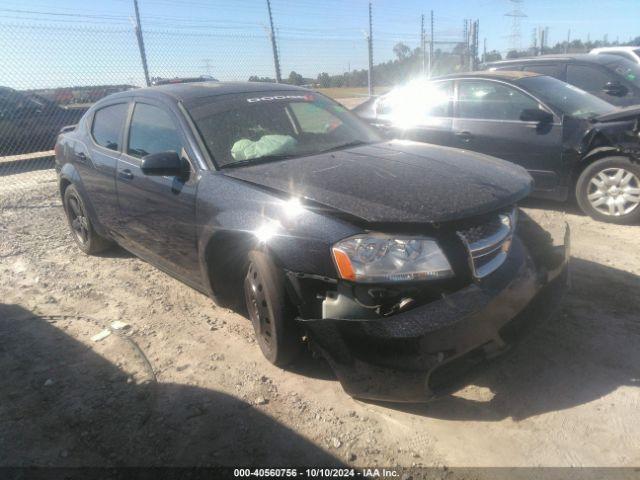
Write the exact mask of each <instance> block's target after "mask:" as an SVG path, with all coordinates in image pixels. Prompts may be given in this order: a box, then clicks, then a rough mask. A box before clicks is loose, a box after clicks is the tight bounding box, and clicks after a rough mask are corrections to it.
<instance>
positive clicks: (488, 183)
mask: <svg viewBox="0 0 640 480" xmlns="http://www.w3.org/2000/svg"><path fill="white" fill-rule="evenodd" d="M56 164H57V171H58V175H59V181H60V193H61V195H62V198H63V201H64V208H65V211H66V214H67V217H68V220H69V225H70V227H71V231H72V235H73V238H74V239H75V241H76V242H77V244H78V246H79V247H80V249H81V250H82V251H84V252H86V253H88V254H95V253H98V252H99V251H101V250H103V249H105V248H107V247H108V246H109V245H110V244H111V243H112V242H117V243H118V244H120V245H121V246H123V247H124V248H126V249H128V250H130V251H131V252H134V253H135V254H136V255H138V256H140V257H141V258H143V259H145V260H147V261H149V262H150V263H153V264H154V265H156V266H158V267H159V268H161V269H163V270H165V271H167V272H168V273H170V274H171V275H174V276H175V277H176V278H178V279H180V280H182V281H184V282H185V283H187V284H189V285H191V286H192V287H194V288H196V289H198V290H200V291H202V292H204V293H206V294H208V295H210V296H211V297H212V298H213V299H214V300H215V301H216V302H217V303H219V304H222V305H226V306H230V307H232V308H236V309H238V310H239V311H245V312H248V315H249V317H250V318H251V320H252V322H253V326H254V329H255V332H256V337H257V340H258V344H259V346H260V348H261V350H262V352H263V353H264V355H265V357H266V358H267V359H268V360H269V361H271V362H273V363H274V364H276V365H286V364H287V363H289V362H291V361H292V360H293V359H294V358H295V356H296V354H297V353H298V352H299V351H300V349H301V347H302V345H303V339H304V340H306V341H307V342H308V344H309V346H310V347H311V348H313V349H314V350H316V351H317V352H319V353H320V354H321V355H323V356H324V357H325V358H326V359H327V360H328V362H329V363H330V364H331V365H332V367H333V368H334V370H335V372H336V374H337V376H338V378H339V380H340V381H341V382H342V384H343V386H344V388H345V389H346V390H347V391H348V392H349V393H350V394H351V395H354V396H358V397H364V398H376V399H388V400H424V399H425V398H427V397H428V396H430V395H431V394H433V393H434V392H437V391H439V389H440V388H444V386H446V385H447V384H448V382H449V381H450V380H451V378H452V375H451V371H450V370H449V369H448V368H447V367H448V366H451V365H454V366H455V365H458V364H459V363H460V362H461V363H464V364H467V361H468V360H469V359H471V358H472V359H478V358H482V357H483V356H484V355H485V354H491V355H493V354H495V353H498V352H500V351H502V350H503V349H504V348H505V347H506V346H507V345H508V344H509V343H511V342H512V341H513V340H514V339H515V338H516V337H517V336H518V335H517V334H518V333H521V332H522V331H523V330H524V327H525V326H526V325H527V324H531V323H536V322H538V321H540V320H541V319H542V318H544V317H546V316H548V315H549V313H550V312H551V311H552V310H553V309H554V307H555V306H556V305H557V303H558V300H559V297H560V295H561V294H562V292H563V290H564V287H565V283H566V276H567V262H568V245H567V241H568V232H567V231H566V230H565V227H564V226H562V228H561V230H560V231H558V232H555V235H554V232H551V233H547V232H546V231H545V230H543V229H542V228H541V227H539V226H538V225H537V224H536V223H535V222H533V221H531V220H530V219H529V218H528V217H527V216H526V215H524V213H520V212H519V210H518V207H517V202H518V201H520V200H521V199H522V198H524V197H526V196H527V195H528V194H529V192H530V189H531V183H532V181H531V177H530V176H529V175H528V174H527V173H526V171H525V170H524V169H522V168H521V167H518V166H515V165H513V164H510V163H507V162H504V161H502V160H497V159H495V158H491V157H488V156H485V155H480V154H476V153H470V152H463V151H460V150H454V149H449V148H442V147H437V146H428V145H424V144H420V143H414V142H406V141H383V140H382V139H381V138H380V137H379V136H378V134H377V133H376V132H375V130H373V129H371V127H369V126H368V125H366V123H364V122H362V121H361V120H359V119H358V118H357V117H356V116H355V115H353V114H352V113H350V112H349V111H347V110H345V109H344V108H343V107H342V106H340V105H339V104H337V103H335V102H334V101H332V100H329V99H328V98H325V97H323V96H321V95H318V94H315V93H313V92H311V91H308V90H304V89H301V88H296V87H290V86H285V85H275V84H264V83H262V84H260V83H255V84H252V83H238V84H225V83H212V82H209V83H202V84H198V83H190V84H175V85H167V86H161V87H151V88H148V89H141V90H137V91H135V92H124V93H119V94H115V95H112V96H110V97H108V98H105V99H103V100H101V101H100V102H98V103H97V104H96V105H94V106H93V107H92V108H91V109H90V110H89V111H88V112H87V114H86V115H85V116H84V117H83V118H82V120H81V121H80V123H79V124H78V126H77V127H76V128H75V129H74V130H73V131H66V132H65V133H63V134H61V136H60V137H59V139H58V143H57V145H56ZM452 192H455V195H454V196H452Z"/></svg>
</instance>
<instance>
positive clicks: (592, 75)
mask: <svg viewBox="0 0 640 480" xmlns="http://www.w3.org/2000/svg"><path fill="white" fill-rule="evenodd" d="M485 68H487V69H489V70H509V71H514V70H522V71H525V72H535V73H540V74H542V75H549V76H551V77H554V78H557V79H558V80H562V81H563V82H567V83H570V84H571V85H574V86H576V87H578V88H580V89H581V90H584V91H585V92H589V93H591V94H592V95H595V96H596V97H599V98H601V99H603V100H606V101H607V102H609V103H611V104H613V105H617V106H619V107H627V106H629V105H640V65H639V64H637V63H635V62H632V61H630V60H627V59H626V58H622V57H620V56H619V55H607V54H600V55H590V54H586V53H585V54H576V55H541V56H539V57H531V58H517V59H513V60H503V61H499V62H491V63H487V64H486V65H485Z"/></svg>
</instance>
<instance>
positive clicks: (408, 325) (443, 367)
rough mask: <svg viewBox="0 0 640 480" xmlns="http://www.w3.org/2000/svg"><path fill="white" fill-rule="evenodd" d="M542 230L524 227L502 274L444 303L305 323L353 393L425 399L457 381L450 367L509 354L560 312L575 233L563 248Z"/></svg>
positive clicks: (566, 237) (406, 400) (368, 395)
mask: <svg viewBox="0 0 640 480" xmlns="http://www.w3.org/2000/svg"><path fill="white" fill-rule="evenodd" d="M534 228H535V227H534ZM523 230H524V231H523ZM540 231H542V232H544V231H543V230H541V229H539V227H538V231H537V232H535V233H536V234H538V235H530V234H528V232H527V231H526V227H525V229H521V230H520V235H522V237H523V239H524V238H526V242H525V241H524V240H521V239H520V238H519V237H515V238H514V242H513V245H512V249H511V252H510V254H509V257H508V259H507V260H506V261H505V263H504V264H503V266H502V267H500V269H499V270H498V271H496V272H495V273H494V274H492V275H490V276H488V277H487V278H485V279H483V280H482V281H480V282H478V283H476V284H472V285H470V286H468V287H466V288H464V289H462V290H459V291H457V292H455V293H453V294H451V295H448V296H446V297H443V298H442V299H440V300H436V301H434V302H430V303H428V304H425V305H422V306H420V307H416V308H414V309H412V310H409V311H407V312H404V313H399V314H395V315H393V316H390V317H387V318H382V319H372V320H345V319H335V320H334V319H318V320H300V321H301V322H302V323H303V324H304V325H305V326H306V327H307V330H308V332H309V335H310V339H311V341H312V342H313V344H314V346H315V347H316V348H317V349H318V350H319V351H320V352H321V353H322V355H323V356H324V357H325V358H326V359H327V360H328V362H329V363H330V364H331V366H332V368H333V370H334V371H335V373H336V375H337V377H338V379H339V380H340V383H341V384H342V386H343V388H344V389H345V391H346V392H347V393H349V394H350V395H352V396H354V397H360V398H367V399H374V400H388V401H404V402H421V401H426V400H428V399H429V398H431V397H433V396H434V395H437V394H438V393H440V392H442V391H444V390H446V387H447V385H448V384H450V383H451V382H452V381H454V380H455V378H452V377H455V375H453V374H452V373H451V369H450V367H454V366H456V365H457V364H460V363H468V361H470V360H474V361H476V360H478V359H482V358H486V357H488V356H493V355H495V354H496V353H500V352H501V351H504V350H505V349H506V347H507V346H508V345H509V344H511V343H513V342H514V341H516V339H517V338H518V337H519V336H520V335H521V334H522V333H523V332H524V331H525V330H526V327H527V326H528V325H532V324H535V323H539V322H540V321H542V320H544V319H545V318H547V317H549V316H550V315H551V313H552V312H553V311H554V310H555V308H556V307H557V305H558V304H559V301H560V299H561V297H562V295H563V293H564V291H565V290H566V286H567V283H568V262H569V231H568V226H567V227H566V229H565V234H564V239H561V242H560V243H563V244H560V245H556V246H553V245H552V244H551V243H550V242H549V237H548V236H544V235H543V236H540V235H539V233H540ZM525 243H526V246H525Z"/></svg>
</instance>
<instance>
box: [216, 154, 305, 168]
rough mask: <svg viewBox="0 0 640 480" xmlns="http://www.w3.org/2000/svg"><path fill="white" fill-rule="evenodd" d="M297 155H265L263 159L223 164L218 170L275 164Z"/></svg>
mask: <svg viewBox="0 0 640 480" xmlns="http://www.w3.org/2000/svg"><path fill="white" fill-rule="evenodd" d="M298 156H299V155H293V154H288V155H265V156H264V157H257V158H249V159H247V160H238V161H237V162H231V163H225V164H224V165H221V166H220V168H236V167H245V166H247V165H257V164H259V163H268V162H277V161H278V160H286V159H288V158H294V157H298Z"/></svg>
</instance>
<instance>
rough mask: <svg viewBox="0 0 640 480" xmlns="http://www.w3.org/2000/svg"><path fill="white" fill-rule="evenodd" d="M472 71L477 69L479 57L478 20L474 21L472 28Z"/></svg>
mask: <svg viewBox="0 0 640 480" xmlns="http://www.w3.org/2000/svg"><path fill="white" fill-rule="evenodd" d="M473 33H474V36H473V69H474V70H477V69H478V57H479V56H480V20H477V19H476V23H475V27H474V28H473Z"/></svg>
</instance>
